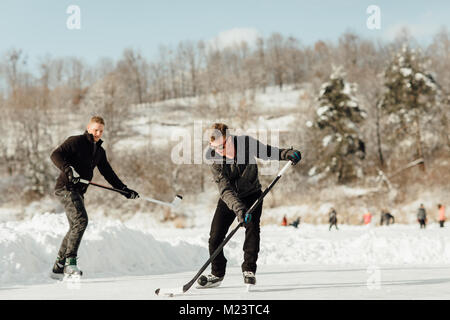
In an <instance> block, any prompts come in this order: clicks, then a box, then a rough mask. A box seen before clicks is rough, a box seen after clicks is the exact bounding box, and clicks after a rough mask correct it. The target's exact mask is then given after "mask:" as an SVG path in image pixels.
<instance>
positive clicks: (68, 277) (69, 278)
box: [63, 274, 81, 282]
mask: <svg viewBox="0 0 450 320" xmlns="http://www.w3.org/2000/svg"><path fill="white" fill-rule="evenodd" d="M63 281H64V282H81V276H80V275H78V274H65V275H64V278H63Z"/></svg>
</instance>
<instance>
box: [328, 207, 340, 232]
mask: <svg viewBox="0 0 450 320" xmlns="http://www.w3.org/2000/svg"><path fill="white" fill-rule="evenodd" d="M328 222H329V223H330V227H329V228H328V231H331V227H332V226H335V228H336V230H339V228H338V226H337V212H336V210H335V209H334V208H331V211H330V212H329V213H328Z"/></svg>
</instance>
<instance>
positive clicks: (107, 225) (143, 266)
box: [0, 214, 450, 285]
mask: <svg viewBox="0 0 450 320" xmlns="http://www.w3.org/2000/svg"><path fill="white" fill-rule="evenodd" d="M67 227H68V226H67V221H66V217H65V215H63V214H43V215H35V216H34V217H33V218H32V219H31V220H29V221H22V222H20V221H13V222H5V223H0V270H2V273H1V275H0V283H1V284H2V285H3V284H8V285H12V284H23V283H42V282H51V281H52V280H50V279H48V277H47V275H48V272H49V270H50V268H51V266H52V265H53V262H54V259H55V256H56V253H57V250H58V248H59V245H60V242H61V240H62V238H63V236H64V234H65V232H66V230H67ZM232 227H233V226H232ZM244 234H245V232H244V230H243V229H242V230H239V231H238V232H237V233H236V235H235V236H234V237H233V238H232V239H231V240H230V242H229V243H228V244H227V246H226V247H225V249H224V251H225V256H226V257H227V259H228V265H229V266H232V267H238V266H240V264H241V263H242V260H243V251H242V246H243V243H244ZM208 236H209V228H208V227H202V228H188V229H176V228H157V227H148V226H147V225H145V224H144V223H143V224H141V225H139V223H137V221H133V223H132V224H130V225H127V224H123V223H121V222H119V221H113V220H106V219H105V220H95V221H90V222H89V226H88V229H87V230H86V232H85V235H84V237H83V241H82V243H81V246H80V250H79V265H80V267H81V268H82V269H83V271H84V272H85V276H86V277H87V278H97V277H109V276H112V277H114V276H125V275H130V276H131V275H150V274H167V273H171V272H181V271H192V272H193V274H194V273H195V272H196V271H197V270H198V269H199V268H200V266H202V265H203V263H204V262H205V261H206V260H207V259H208V250H207V246H208ZM449 263H450V232H449V231H448V227H447V226H446V228H439V227H438V225H437V224H430V225H429V226H428V227H427V229H425V230H421V229H419V227H418V225H399V224H394V225H392V226H389V227H375V226H370V225H369V226H349V225H339V230H338V231H337V230H334V229H332V231H328V225H310V224H303V223H301V224H300V226H299V228H298V229H296V228H294V227H291V226H289V227H282V226H263V227H262V228H261V248H260V253H259V259H258V264H259V265H366V266H379V267H381V266H386V265H388V266H391V265H407V264H417V265H418V264H420V265H441V264H449ZM206 272H209V269H207V271H206Z"/></svg>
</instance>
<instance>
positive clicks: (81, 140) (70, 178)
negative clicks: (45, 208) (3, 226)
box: [50, 116, 139, 279]
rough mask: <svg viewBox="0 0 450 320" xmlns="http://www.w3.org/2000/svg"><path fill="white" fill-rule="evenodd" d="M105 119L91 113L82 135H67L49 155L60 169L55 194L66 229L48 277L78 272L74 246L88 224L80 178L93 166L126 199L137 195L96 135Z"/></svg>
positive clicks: (88, 174) (89, 176) (86, 176)
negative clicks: (124, 179) (128, 186)
mask: <svg viewBox="0 0 450 320" xmlns="http://www.w3.org/2000/svg"><path fill="white" fill-rule="evenodd" d="M104 126H105V122H104V120H103V118H101V117H97V116H96V117H92V118H91V120H90V121H89V123H88V125H87V130H86V131H85V132H84V134H82V135H78V136H71V137H69V138H67V140H66V141H64V142H63V144H61V145H60V146H59V147H58V148H56V150H54V151H53V153H52V154H51V156H50V158H51V160H52V161H53V163H54V164H55V165H56V166H57V167H58V169H59V170H61V173H60V175H59V177H58V179H57V181H56V186H55V195H56V196H57V198H58V200H59V201H60V202H61V203H62V205H63V206H64V209H65V211H66V215H67V219H68V221H69V231H68V232H67V234H66V236H65V237H64V239H63V240H62V243H61V246H60V248H59V252H58V257H57V258H56V262H55V264H54V266H53V270H52V273H51V277H52V278H55V279H61V278H62V277H63V276H64V275H69V276H71V275H77V276H81V275H82V271H81V270H80V269H79V268H78V266H77V253H78V247H79V245H80V242H81V238H82V237H83V233H84V231H85V230H86V227H87V224H88V215H87V212H86V209H85V207H84V193H85V192H86V190H87V188H88V185H87V184H84V183H81V182H79V181H80V179H84V180H88V181H91V179H92V177H93V173H94V168H95V167H97V168H98V170H99V171H100V173H101V174H102V175H103V176H104V177H105V179H106V180H107V181H108V182H109V183H110V184H111V185H112V186H113V187H114V188H116V189H120V190H123V191H125V193H124V196H125V197H126V198H128V199H135V198H138V197H139V194H138V193H137V192H136V191H133V190H131V189H128V188H127V186H126V185H125V184H123V183H122V181H120V179H119V178H118V177H117V175H116V174H115V172H114V171H113V169H112V168H111V166H110V164H109V162H108V160H107V158H106V153H105V150H104V149H103V147H102V146H101V145H102V143H103V141H102V140H101V139H100V138H101V137H102V134H103V130H104Z"/></svg>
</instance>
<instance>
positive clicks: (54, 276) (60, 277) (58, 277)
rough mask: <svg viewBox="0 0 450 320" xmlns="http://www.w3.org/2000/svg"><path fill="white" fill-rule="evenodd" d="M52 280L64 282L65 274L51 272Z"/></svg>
mask: <svg viewBox="0 0 450 320" xmlns="http://www.w3.org/2000/svg"><path fill="white" fill-rule="evenodd" d="M50 278H52V279H53V280H58V281H62V280H63V279H64V274H63V273H53V272H50Z"/></svg>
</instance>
